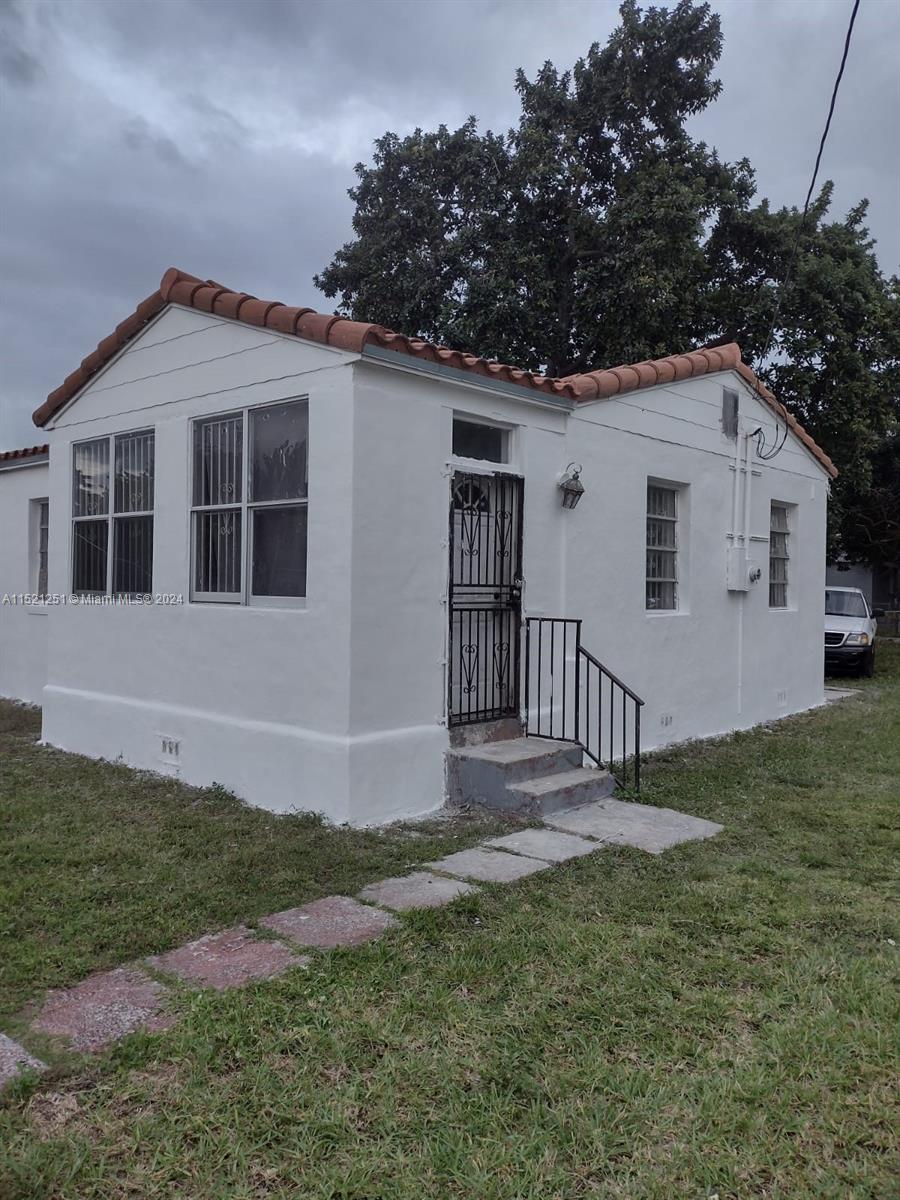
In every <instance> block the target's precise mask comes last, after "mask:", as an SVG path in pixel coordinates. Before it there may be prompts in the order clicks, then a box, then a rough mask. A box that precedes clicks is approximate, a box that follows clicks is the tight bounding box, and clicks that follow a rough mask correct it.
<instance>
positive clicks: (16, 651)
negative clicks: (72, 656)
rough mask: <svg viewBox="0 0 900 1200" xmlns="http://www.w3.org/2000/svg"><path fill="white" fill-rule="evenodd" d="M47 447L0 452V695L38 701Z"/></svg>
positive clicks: (43, 637) (43, 650) (43, 633)
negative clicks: (37, 601)
mask: <svg viewBox="0 0 900 1200" xmlns="http://www.w3.org/2000/svg"><path fill="white" fill-rule="evenodd" d="M49 476H50V466H49V455H48V447H47V446H31V447H29V448H28V449H27V450H7V451H5V452H3V453H0V696H11V697H13V698H14V699H16V700H27V701H28V703H29V704H40V703H41V699H42V692H43V689H44V684H45V683H46V681H47V620H46V618H47V608H46V607H45V606H44V605H39V604H34V603H31V601H32V600H33V599H35V598H36V597H37V596H38V595H43V594H45V593H46V591H47V547H48V537H49V504H48V500H47V497H48V494H49Z"/></svg>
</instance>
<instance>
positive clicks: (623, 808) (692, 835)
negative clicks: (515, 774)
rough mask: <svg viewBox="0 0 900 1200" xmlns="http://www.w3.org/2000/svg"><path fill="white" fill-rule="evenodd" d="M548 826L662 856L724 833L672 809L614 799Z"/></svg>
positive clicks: (562, 816) (712, 824)
mask: <svg viewBox="0 0 900 1200" xmlns="http://www.w3.org/2000/svg"><path fill="white" fill-rule="evenodd" d="M546 823H547V824H548V825H551V826H553V827H554V828H556V829H562V830H564V831H565V832H567V833H576V834H579V835H583V836H584V837H592V838H598V839H599V840H600V841H603V842H610V843H613V844H615V845H621V846H633V847H635V848H636V849H638V850H646V851H647V852H648V853H649V854H661V853H662V852H663V850H668V849H669V848H670V847H671V846H677V845H679V844H680V843H681V842H692V841H696V840H698V839H701V838H708V837H713V835H714V834H717V833H721V831H722V826H721V825H717V824H716V823H715V821H705V820H703V819H702V818H701V817H691V816H688V815H687V814H686V813H680V812H676V811H675V810H674V809H672V808H654V807H653V806H652V805H649V804H631V803H629V802H627V801H625V800H611V799H606V800H600V801H599V802H598V803H597V804H585V805H584V806H583V807H582V808H573V809H570V810H569V811H568V812H559V813H554V814H553V815H552V816H549V817H547V818H546Z"/></svg>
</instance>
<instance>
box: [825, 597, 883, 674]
mask: <svg viewBox="0 0 900 1200" xmlns="http://www.w3.org/2000/svg"><path fill="white" fill-rule="evenodd" d="M883 616H884V613H883V612H882V611H881V609H879V608H876V609H875V611H874V612H870V611H869V605H868V602H867V600H866V598H865V596H864V595H863V593H862V592H861V591H860V590H859V588H842V587H827V588H826V589H825V670H826V671H831V670H835V669H836V668H841V669H843V670H851V671H854V672H855V673H856V674H857V675H868V676H869V677H871V676H872V675H874V674H875V631H876V629H877V623H876V620H875V618H876V617H883Z"/></svg>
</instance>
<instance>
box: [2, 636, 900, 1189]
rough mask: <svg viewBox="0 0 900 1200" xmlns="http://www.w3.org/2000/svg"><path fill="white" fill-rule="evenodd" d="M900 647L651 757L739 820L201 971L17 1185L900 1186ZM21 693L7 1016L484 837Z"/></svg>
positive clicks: (39, 1128)
mask: <svg viewBox="0 0 900 1200" xmlns="http://www.w3.org/2000/svg"><path fill="white" fill-rule="evenodd" d="M879 655H880V660H879V672H878V675H877V676H876V678H875V679H873V680H871V681H862V682H861V683H860V684H859V685H857V684H856V683H855V682H854V683H853V684H851V686H859V689H860V692H861V695H860V696H859V697H858V698H854V699H852V700H848V701H846V702H844V703H843V704H841V705H838V706H835V707H831V708H829V709H827V710H823V711H819V712H815V713H810V714H807V715H804V716H800V717H795V718H792V719H790V720H788V721H785V722H782V723H780V724H779V725H778V726H775V727H773V728H771V729H760V730H756V731H753V732H750V733H745V734H739V735H736V736H734V737H733V738H730V739H727V740H723V741H721V742H718V743H716V744H711V745H710V744H707V745H695V746H690V747H681V748H675V749H672V750H671V751H669V752H667V753H665V754H661V755H657V756H655V757H654V758H653V759H652V760H651V761H650V763H649V764H648V766H647V770H646V773H645V795H644V799H645V800H646V801H647V802H649V803H654V804H661V805H669V806H672V807H674V808H679V809H682V810H684V811H686V812H690V813H694V814H696V815H698V816H703V817H708V818H711V819H713V820H716V821H720V822H722V823H723V824H724V825H725V827H726V829H725V833H724V834H722V835H721V836H720V837H718V838H715V839H713V840H711V841H708V842H702V843H694V844H690V845H686V846H683V847H680V848H678V849H675V850H671V851H668V852H667V853H666V854H664V855H663V856H661V857H659V858H652V857H650V856H648V855H645V854H642V853H640V852H639V851H633V850H627V849H625V848H606V849H603V850H602V851H600V852H599V853H597V854H594V855H592V856H591V857H590V858H588V859H581V860H578V861H577V862H574V863H571V864H568V865H566V866H563V867H560V868H556V869H554V870H553V871H550V872H547V873H545V874H543V875H538V876H534V877H532V878H530V879H528V880H524V881H522V882H521V883H520V884H517V885H515V886H512V887H505V888H496V889H491V888H485V889H483V890H482V892H481V893H479V894H478V895H477V896H472V897H468V898H466V899H465V900H463V901H460V902H458V903H457V904H456V905H454V906H453V907H452V908H450V909H443V910H439V911H435V912H428V913H419V914H415V915H413V916H411V917H409V918H407V919H405V920H404V923H403V928H402V929H401V930H399V931H397V932H396V933H393V934H391V935H390V936H388V937H386V938H384V939H383V940H382V941H381V942H378V943H376V944H374V945H372V946H369V947H366V948H362V949H359V950H355V951H340V952H335V953H332V954H330V955H322V956H319V957H317V958H316V959H314V961H313V964H312V965H311V967H310V968H309V969H308V970H306V971H295V972H292V973H289V974H288V975H286V976H284V977H283V978H281V979H280V980H278V981H275V982H272V983H268V984H262V985H259V986H256V987H252V988H248V989H246V990H244V991H240V992H234V993H224V994H210V993H192V994H187V993H186V994H185V995H184V996H183V998H182V1001H181V1003H182V1009H183V1016H182V1019H181V1021H180V1022H179V1024H178V1025H176V1026H175V1027H174V1028H173V1029H172V1030H171V1031H169V1032H168V1033H166V1034H161V1035H154V1036H137V1037H134V1038H132V1039H129V1040H128V1041H126V1042H125V1043H123V1044H122V1045H120V1046H119V1047H117V1048H115V1049H114V1050H111V1051H110V1052H109V1053H108V1054H106V1055H104V1056H102V1057H100V1058H98V1059H97V1060H95V1061H91V1062H85V1061H83V1060H82V1061H81V1062H76V1063H75V1064H74V1065H73V1064H72V1063H69V1064H68V1065H67V1066H59V1067H57V1068H56V1069H55V1071H54V1072H53V1073H51V1074H50V1075H49V1076H46V1077H44V1078H43V1079H40V1080H37V1081H34V1082H29V1083H27V1084H22V1085H19V1086H18V1087H17V1088H15V1089H13V1091H12V1092H11V1094H10V1096H9V1099H8V1100H7V1102H6V1107H5V1111H3V1112H0V1196H3V1198H4V1200H7V1197H8V1198H9V1200H25V1198H26V1197H27V1198H28V1200H33V1198H44V1197H46V1198H48V1200H49V1198H51V1197H52V1198H54V1200H56V1198H60V1200H63V1198H69V1197H71V1198H77V1200H100V1198H102V1200H109V1198H118V1197H123V1198H124V1197H131V1198H141V1200H144V1198H147V1200H156V1198H161V1197H167V1198H168V1197H182V1196H183V1197H189V1198H191V1200H255V1198H257V1197H266V1198H269V1197H279V1198H282V1197H283V1198H288V1197H290V1198H295V1197H300V1198H302V1200H325V1198H326V1197H328V1198H341V1200H420V1198H423V1197H426V1198H432V1197H433V1198H435V1200H445V1198H459V1197H465V1198H466V1200H526V1198H527V1200H552V1198H556V1197H558V1198H560V1200H570V1198H571V1200H575V1198H580V1197H604V1198H605V1197H623V1198H628V1200H643V1198H645V1197H646V1198H659V1200H673V1198H674V1200H680V1198H682V1197H698V1198H708V1197H711V1196H713V1195H718V1197H719V1198H720V1200H726V1198H729V1200H730V1198H733V1197H748V1198H757V1197H766V1198H767V1200H769V1198H777V1200H788V1198H789V1200H797V1198H803V1197H816V1198H819V1197H833V1198H834V1200H845V1198H847V1197H853V1198H857V1197H858V1198H862V1197H866V1198H870V1200H888V1197H893V1196H895V1195H896V1194H897V1187H896V1180H897V1178H898V1173H900V1153H898V1144H897V1135H896V1130H897V1129H898V1128H900V1107H898V1103H897V1078H898V1072H900V1034H898V1031H900V1003H898V996H900V989H898V983H900V978H898V957H897V956H898V953H900V946H898V944H897V943H900V931H898V928H897V899H898V895H897V882H898V876H897V864H898V849H900V842H898V836H897V835H898V813H900V646H897V645H887V644H886V645H884V646H882V647H881V649H880V650H879ZM2 712H3V720H4V721H5V722H6V724H5V726H4V732H2V733H0V739H2V742H0V753H2V755H3V760H2V768H0V769H2V776H0V803H2V812H3V818H4V857H5V859H6V861H5V862H4V864H3V880H2V882H3V886H4V887H5V889H6V897H5V903H4V906H3V913H4V916H3V918H2V919H3V922H4V925H3V930H2V932H3V934H4V937H3V962H2V972H3V974H2V986H3V988H4V997H6V998H7V1000H8V1011H10V1012H12V1011H14V1010H15V1009H16V1008H17V1007H18V1006H19V1005H20V1004H21V1003H23V1002H25V1001H27V1000H30V999H34V998H35V997H37V996H38V995H39V994H40V991H41V989H42V988H43V987H45V986H47V985H48V984H57V983H61V982H71V981H72V980H73V979H75V978H78V977H80V976H82V975H84V974H86V973H87V972H88V971H90V970H92V969H95V968H97V967H101V966H106V965H109V964H111V963H113V962H116V961H120V960H122V959H125V958H128V957H133V956H134V955H136V954H138V953H145V952H147V951H149V950H155V949H162V948H164V947H166V946H169V945H173V944H175V943H176V942H177V941H178V940H179V939H181V938H183V937H185V936H189V935H190V934H192V933H196V932H199V931H200V930H201V929H206V928H215V927H217V926H219V925H224V924H226V923H228V922H229V921H233V920H235V919H236V918H239V917H240V918H252V917H254V916H258V915H260V914H261V913H262V912H264V911H268V910H271V909H272V908H277V907H285V906H287V905H288V904H292V903H297V902H299V901H301V900H302V899H304V898H308V897H310V896H313V895H321V894H325V893H327V892H330V891H352V890H353V889H355V888H356V887H357V886H358V885H359V884H361V883H363V882H366V881H368V880H371V879H374V878H377V877H378V876H379V875H381V874H385V873H387V872H389V871H393V870H395V869H397V868H398V867H400V866H403V865H405V864H406V863H412V862H415V861H421V860H424V859H427V858H431V857H433V856H434V854H435V853H437V852H438V851H443V850H445V849H446V848H448V844H452V845H454V846H459V845H462V844H466V843H467V842H471V841H473V840H475V839H476V838H477V837H479V836H482V835H483V829H481V828H478V827H477V826H475V825H474V824H472V823H462V824H460V825H452V826H449V827H448V826H430V827H425V829H424V830H423V831H421V835H420V836H415V835H416V834H419V833H420V831H419V830H412V829H407V830H393V831H387V832H383V833H359V832H350V831H329V830H327V829H324V828H323V827H322V826H321V825H319V824H318V823H316V822H314V821H312V820H309V819H304V818H290V819H284V818H273V817H269V816H267V815H266V814H260V813H256V812H252V811H249V810H243V809H241V808H239V807H238V806H236V805H235V804H234V802H232V801H230V800H228V798H227V797H222V796H216V795H214V794H213V795H211V794H210V793H208V792H207V793H203V792H191V791H189V790H187V789H180V788H176V787H174V786H173V785H171V784H169V783H166V782H161V781H159V780H152V779H148V778H147V777H142V776H139V775H135V774H134V773H132V772H129V771H127V770H125V769H124V768H118V767H112V766H110V765H108V764H89V763H85V762H84V761H83V760H80V759H76V758H70V757H67V756H64V755H61V754H56V753H53V752H49V751H45V750H42V749H40V748H37V747H35V746H34V745H33V737H34V733H33V727H32V726H31V725H29V721H31V718H30V717H28V718H23V717H21V716H20V715H18V714H16V711H15V710H12V709H3V710H2ZM3 1027H5V1028H7V1029H12V1028H13V1025H12V1024H11V1023H10V1022H9V1021H6V1022H4V1023H3Z"/></svg>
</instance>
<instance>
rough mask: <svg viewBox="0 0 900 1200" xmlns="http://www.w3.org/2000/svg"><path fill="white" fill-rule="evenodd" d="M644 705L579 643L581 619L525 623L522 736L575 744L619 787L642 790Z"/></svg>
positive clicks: (539, 620) (538, 620)
mask: <svg viewBox="0 0 900 1200" xmlns="http://www.w3.org/2000/svg"><path fill="white" fill-rule="evenodd" d="M643 706H644V701H643V700H642V699H641V698H640V696H638V695H637V693H636V692H634V691H632V689H631V688H630V687H628V685H627V684H625V683H623V682H622V680H621V679H619V678H618V676H617V675H614V674H613V673H612V671H610V670H609V669H608V668H607V667H605V666H604V665H603V663H602V662H600V660H599V659H597V658H595V657H594V655H593V654H591V653H590V651H589V650H586V649H585V648H584V646H582V644H581V621H580V620H575V619H570V618H568V617H528V618H527V619H526V622H525V732H526V733H527V734H528V736H529V737H544V738H553V739H556V740H558V741H566V742H576V743H577V744H578V745H579V746H581V748H582V750H583V751H584V753H585V754H586V755H587V756H588V757H589V758H590V759H592V760H593V761H594V762H595V763H597V765H598V766H601V767H606V768H607V769H608V770H609V772H610V773H611V774H612V775H613V777H614V778H615V780H616V782H617V783H618V784H619V786H620V787H623V788H631V789H633V790H634V791H635V792H640V790H641V709H642V708H643Z"/></svg>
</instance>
